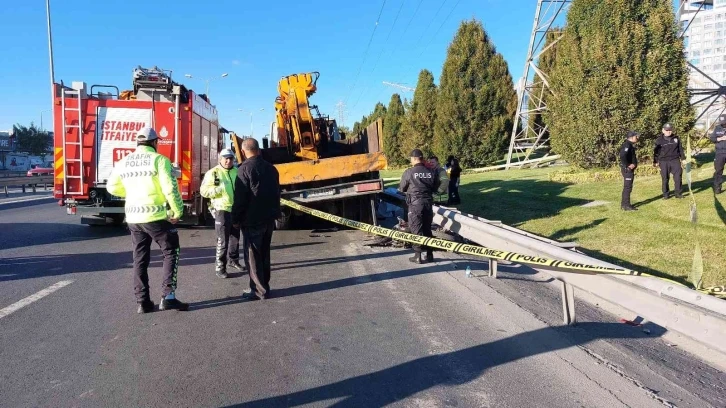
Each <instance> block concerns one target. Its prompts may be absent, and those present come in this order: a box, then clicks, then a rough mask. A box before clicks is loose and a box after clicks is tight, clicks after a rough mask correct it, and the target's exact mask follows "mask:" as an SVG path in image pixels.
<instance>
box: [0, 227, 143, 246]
mask: <svg viewBox="0 0 726 408" xmlns="http://www.w3.org/2000/svg"><path fill="white" fill-rule="evenodd" d="M0 228H2V233H0V250H2V249H10V248H20V247H31V246H35V245H46V244H55V243H61V242H76V241H88V240H93V239H103V238H112V237H120V236H124V235H128V233H129V232H128V230H127V229H126V228H121V227H98V228H93V227H89V226H87V225H81V224H60V223H53V222H38V223H8V224H0Z"/></svg>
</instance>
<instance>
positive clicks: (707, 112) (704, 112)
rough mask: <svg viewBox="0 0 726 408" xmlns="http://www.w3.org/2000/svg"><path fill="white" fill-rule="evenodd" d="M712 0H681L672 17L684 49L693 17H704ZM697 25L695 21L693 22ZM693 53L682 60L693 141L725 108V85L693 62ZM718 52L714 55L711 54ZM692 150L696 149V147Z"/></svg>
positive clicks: (711, 125) (701, 135)
mask: <svg viewBox="0 0 726 408" xmlns="http://www.w3.org/2000/svg"><path fill="white" fill-rule="evenodd" d="M713 3H714V2H713V0H701V1H694V0H681V1H680V4H679V7H678V10H677V12H676V21H678V22H679V24H680V25H681V30H682V31H681V37H684V36H685V38H684V42H685V43H686V47H685V48H686V50H687V51H686V52H688V50H689V49H690V47H689V46H688V45H687V44H688V41H689V39H690V38H689V37H690V36H691V30H689V29H690V28H691V27H693V26H694V20H696V19H697V17H699V16H703V17H704V18H705V14H706V13H711V11H710V10H712V9H713V6H714V4H713ZM696 25H699V24H696ZM694 57H696V56H695V55H689V56H688V57H686V63H687V65H688V70H689V78H688V93H689V94H690V95H691V105H692V106H693V107H694V108H695V111H696V115H697V116H696V132H697V138H696V144H698V141H700V140H701V139H703V138H704V137H706V136H707V135H708V134H709V133H710V131H711V129H713V127H714V126H715V125H716V124H717V119H716V118H718V116H720V115H721V114H723V113H724V112H725V111H726V86H724V85H723V82H720V81H719V80H718V79H715V78H713V76H712V75H709V74H707V73H706V72H704V70H702V69H700V68H698V67H697V66H696V65H694V64H693V62H692V59H693V58H694ZM718 57H721V55H715V58H718ZM695 150H698V149H697V148H696V149H695Z"/></svg>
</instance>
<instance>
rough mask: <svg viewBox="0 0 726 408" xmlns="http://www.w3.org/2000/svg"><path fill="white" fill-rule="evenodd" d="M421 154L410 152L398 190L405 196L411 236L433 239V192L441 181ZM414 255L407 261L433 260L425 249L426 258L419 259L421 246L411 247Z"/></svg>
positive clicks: (431, 251)
mask: <svg viewBox="0 0 726 408" xmlns="http://www.w3.org/2000/svg"><path fill="white" fill-rule="evenodd" d="M423 157H424V156H423V153H422V152H421V150H419V149H413V151H412V152H411V166H413V167H411V168H409V169H406V171H405V172H404V173H403V176H402V177H401V184H400V186H399V187H398V190H399V191H400V192H402V193H405V194H406V204H407V206H408V225H409V228H410V230H411V233H412V234H416V235H423V236H425V237H433V236H434V235H433V233H432V232H431V223H433V221H434V212H433V204H434V192H435V191H436V190H438V188H439V185H440V184H441V180H440V179H439V175H438V173H437V172H436V171H435V170H431V169H429V168H427V167H426V165H425V164H424V158H423ZM413 250H414V251H415V254H414V256H413V257H411V258H409V259H408V260H409V261H411V262H414V263H420V264H421V263H426V262H431V261H433V260H434V252H433V250H432V249H431V248H427V249H426V258H425V259H422V258H421V251H422V247H421V245H413Z"/></svg>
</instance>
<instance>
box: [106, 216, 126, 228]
mask: <svg viewBox="0 0 726 408" xmlns="http://www.w3.org/2000/svg"><path fill="white" fill-rule="evenodd" d="M108 217H109V218H111V224H112V225H113V226H114V227H120V226H122V225H124V219H125V218H126V214H109V215H108Z"/></svg>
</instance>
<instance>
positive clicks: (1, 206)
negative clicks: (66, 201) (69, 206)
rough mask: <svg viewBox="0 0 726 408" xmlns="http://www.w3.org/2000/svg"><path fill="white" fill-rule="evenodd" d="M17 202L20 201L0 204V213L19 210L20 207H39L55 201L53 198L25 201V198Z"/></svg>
mask: <svg viewBox="0 0 726 408" xmlns="http://www.w3.org/2000/svg"><path fill="white" fill-rule="evenodd" d="M0 197H2V195H0ZM18 200H20V201H19V202H0V211H5V210H13V209H15V208H21V207H23V208H25V207H32V206H35V205H41V204H50V203H52V202H54V201H56V200H55V198H53V197H47V198H38V199H35V200H27V199H25V197H19V198H18ZM10 201H15V200H10Z"/></svg>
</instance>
